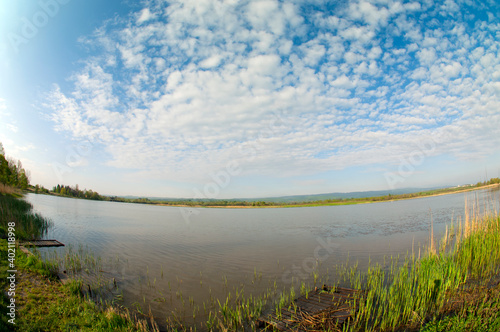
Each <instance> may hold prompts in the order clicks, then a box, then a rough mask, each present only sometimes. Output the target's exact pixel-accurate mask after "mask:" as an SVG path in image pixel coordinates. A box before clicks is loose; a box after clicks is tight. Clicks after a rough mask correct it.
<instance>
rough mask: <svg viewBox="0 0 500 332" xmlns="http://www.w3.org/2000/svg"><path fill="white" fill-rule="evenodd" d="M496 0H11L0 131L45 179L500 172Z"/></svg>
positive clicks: (2, 7)
mask: <svg viewBox="0 0 500 332" xmlns="http://www.w3.org/2000/svg"><path fill="white" fill-rule="evenodd" d="M499 13H500V5H499V3H498V2H497V1H494V0H486V1H472V0H471V1H469V0H446V1H397V0H368V1H365V0H352V1H351V0H342V1H327V0H308V1H301V0H290V1H277V0H250V1H237V0H192V1H191V0H185V1H163V0H150V1H142V2H140V1H131V0H130V1H121V0H110V1H97V0H87V1H79V0H40V1H28V0H18V1H13V0H8V1H2V3H1V4H0V142H2V143H3V145H4V148H5V151H6V154H7V155H8V156H10V157H13V158H15V159H19V160H21V161H22V163H23V165H24V167H25V168H26V169H28V170H30V172H31V183H32V184H41V185H43V186H45V187H47V188H52V187H53V186H55V185H56V184H57V183H60V184H65V185H72V186H74V185H76V184H78V185H79V187H80V188H81V189H83V188H87V189H93V190H95V191H98V192H99V193H101V194H107V195H135V196H156V197H187V198H220V199H223V198H238V197H239V198H245V197H266V196H283V195H295V194H316V193H328V192H350V191H364V190H391V189H395V188H408V187H412V188H413V187H434V186H447V185H459V184H466V183H476V182H478V181H483V180H485V179H486V178H490V177H497V176H499V175H500V55H499V49H500V43H499V41H500V18H499V15H500V14H499Z"/></svg>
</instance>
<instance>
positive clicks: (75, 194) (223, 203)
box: [27, 178, 500, 208]
mask: <svg viewBox="0 0 500 332" xmlns="http://www.w3.org/2000/svg"><path fill="white" fill-rule="evenodd" d="M498 185H500V178H491V179H490V180H488V181H484V182H478V183H477V184H471V185H464V186H457V187H450V188H441V189H433V190H426V191H419V192H414V193H407V194H398V195H392V194H387V195H384V196H372V197H356V198H332V199H324V200H317V201H310V202H305V201H297V202H271V201H265V200H263V201H249V200H238V199H175V200H168V199H149V198H125V197H118V196H104V195H100V194H99V193H97V192H95V191H93V190H87V189H84V190H80V189H79V187H78V185H76V186H75V187H71V186H67V185H59V184H58V185H57V186H55V187H53V188H52V190H48V189H46V188H44V187H43V186H39V185H36V186H29V187H28V188H27V191H28V192H32V193H35V194H45V195H54V196H60V197H69V198H79V199H89V200H98V201H109V202H121V203H136V204H150V205H160V206H176V207H192V208H201V207H205V208H290V207H313V206H332V205H354V204H367V203H376V202H392V201H399V200H405V199H414V198H422V197H432V196H440V195H447V194H457V193H463V192H467V191H472V190H479V189H486V188H490V187H494V186H498Z"/></svg>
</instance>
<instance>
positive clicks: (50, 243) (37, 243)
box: [19, 240, 64, 247]
mask: <svg viewBox="0 0 500 332" xmlns="http://www.w3.org/2000/svg"><path fill="white" fill-rule="evenodd" d="M19 245H20V246H23V247H64V244H62V243H61V242H59V241H57V240H31V241H23V242H20V243H19Z"/></svg>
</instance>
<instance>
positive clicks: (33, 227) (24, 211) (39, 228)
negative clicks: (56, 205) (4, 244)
mask: <svg viewBox="0 0 500 332" xmlns="http://www.w3.org/2000/svg"><path fill="white" fill-rule="evenodd" d="M9 222H15V234H16V239H17V240H33V239H39V238H41V237H42V236H43V235H44V234H45V233H46V232H47V230H48V229H49V227H50V225H51V222H50V220H47V219H46V218H44V217H43V216H42V215H41V214H39V213H35V212H33V206H32V205H31V204H30V203H28V202H26V201H25V200H23V199H18V198H16V197H13V196H11V195H0V234H2V236H4V237H5V235H6V234H7V229H8V223H9Z"/></svg>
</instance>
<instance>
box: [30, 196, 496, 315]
mask: <svg viewBox="0 0 500 332" xmlns="http://www.w3.org/2000/svg"><path fill="white" fill-rule="evenodd" d="M498 196H499V191H498V189H497V190H495V191H491V190H481V191H476V192H474V193H468V194H463V193H462V194H451V195H443V196H436V197H426V198H419V199H412V200H404V201H396V202H382V203H374V204H361V205H345V206H320V207H299V208H266V209H213V208H197V209H188V208H181V207H167V206H149V205H140V204H127V203H116V202H99V201H88V200H78V199H71V198H60V197H54V196H45V195H35V194H29V195H27V198H26V199H27V200H28V201H29V202H31V203H32V204H33V206H34V208H35V210H36V211H38V212H40V213H41V214H42V215H43V216H45V217H47V218H50V219H51V220H52V222H53V227H52V228H51V229H50V230H49V232H48V234H47V235H46V237H45V238H48V239H57V240H59V241H61V242H62V243H64V244H66V247H64V248H57V249H52V248H51V249H43V250H42V251H43V252H51V253H53V252H56V253H57V254H58V255H63V254H64V252H65V251H67V250H68V246H71V247H73V248H78V247H79V246H81V245H83V246H88V249H89V250H90V251H91V252H92V253H93V255H94V256H95V257H101V258H102V261H103V266H102V270H103V271H104V272H105V273H106V275H107V277H109V278H115V279H116V281H117V284H118V286H119V289H120V292H122V293H123V302H121V303H123V304H124V305H126V306H128V307H136V306H138V305H139V306H140V307H141V308H142V310H143V311H148V310H149V308H151V311H152V313H153V314H154V316H155V317H156V318H157V321H158V322H159V324H160V325H162V322H164V321H165V318H166V317H168V316H169V315H170V314H171V312H172V311H176V312H177V313H178V314H180V315H184V316H185V318H188V317H192V314H191V313H192V308H191V309H190V306H191V307H192V306H196V305H198V306H201V307H203V305H202V303H203V302H204V301H207V300H208V299H209V298H210V297H211V296H212V297H213V298H215V299H217V298H223V299H225V296H226V294H227V291H228V290H232V289H233V288H235V287H238V288H244V290H245V294H247V295H248V294H260V293H262V292H264V291H265V290H266V289H267V288H268V287H270V285H272V284H273V283H274V281H276V282H277V284H278V287H279V288H281V287H285V286H288V285H289V283H290V282H291V280H292V277H293V278H294V280H299V281H302V280H303V281H310V280H311V278H310V273H311V271H312V270H313V268H316V266H317V265H316V264H318V263H320V267H319V268H318V269H319V270H320V272H321V274H323V275H325V274H326V272H327V270H328V271H332V270H333V266H335V265H339V264H343V263H345V262H346V261H347V259H349V261H350V262H353V261H358V262H359V266H360V267H361V268H365V267H366V266H367V264H368V261H369V260H371V261H372V262H374V261H375V262H381V261H382V260H383V257H384V256H386V255H398V254H403V255H404V254H405V253H407V252H410V253H411V252H412V250H415V251H417V250H418V246H419V244H422V245H423V244H425V243H427V241H428V239H429V229H430V225H431V222H432V223H433V226H434V234H435V237H436V238H440V237H441V236H442V235H443V233H444V230H445V226H446V225H449V224H450V223H451V220H452V219H455V221H456V220H457V219H458V218H462V219H463V217H464V211H465V200H466V197H468V199H469V200H476V201H477V202H479V204H478V206H477V207H476V208H477V209H478V210H484V209H488V208H491V205H493V206H495V207H496V208H498V202H499V197H498ZM470 207H472V203H469V208H470ZM148 280H149V285H148ZM226 280H227V282H226ZM180 294H182V295H181V296H179V295H180ZM190 297H191V298H192V302H194V304H193V303H191V304H190V303H189V302H190V301H189V298H190ZM183 302H184V304H183ZM201 311H203V310H201ZM203 318H204V317H203V312H201V313H200V314H199V315H198V318H197V320H200V319H201V320H203Z"/></svg>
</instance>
